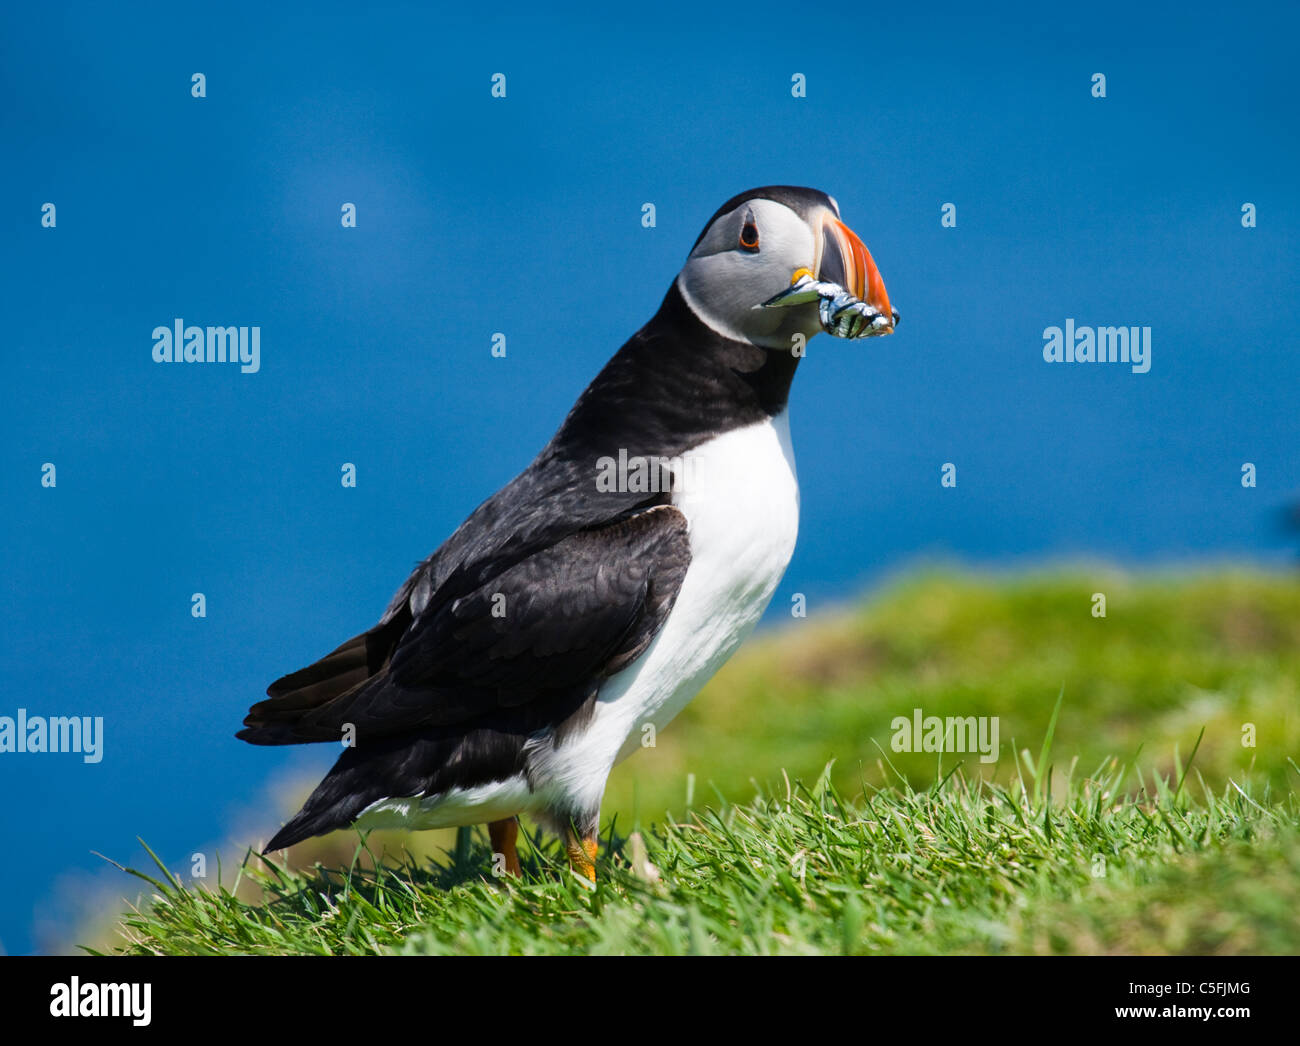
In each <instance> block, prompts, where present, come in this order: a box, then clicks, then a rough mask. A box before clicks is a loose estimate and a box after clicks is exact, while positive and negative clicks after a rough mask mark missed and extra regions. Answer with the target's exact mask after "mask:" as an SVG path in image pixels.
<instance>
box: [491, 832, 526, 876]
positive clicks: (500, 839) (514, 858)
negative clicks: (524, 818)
mask: <svg viewBox="0 0 1300 1046" xmlns="http://www.w3.org/2000/svg"><path fill="white" fill-rule="evenodd" d="M488 837H489V838H490V839H491V840H492V855H493V860H494V863H495V858H496V856H497V855H498V854H499V855H501V856H502V857H504V858H505V861H506V874H507V875H513V876H515V877H516V878H519V877H521V876H523V874H524V870H523V868H522V867H521V866H520V864H519V851H518V850H516V849H515V840H516V839H518V838H519V821H518V819H516V818H514V817H507V818H506V819H505V820H504V821H493V822H491V823H490V824H489V825H488Z"/></svg>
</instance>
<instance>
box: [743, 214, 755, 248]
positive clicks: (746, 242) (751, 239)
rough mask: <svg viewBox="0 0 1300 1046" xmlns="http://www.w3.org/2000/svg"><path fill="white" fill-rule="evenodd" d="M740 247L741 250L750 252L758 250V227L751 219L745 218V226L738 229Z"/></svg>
mask: <svg viewBox="0 0 1300 1046" xmlns="http://www.w3.org/2000/svg"><path fill="white" fill-rule="evenodd" d="M740 246H741V249H742V250H746V251H750V252H754V251H757V250H758V226H757V225H755V224H754V219H753V218H746V219H745V224H744V225H742V226H741V228H740Z"/></svg>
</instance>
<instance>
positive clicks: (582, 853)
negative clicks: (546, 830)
mask: <svg viewBox="0 0 1300 1046" xmlns="http://www.w3.org/2000/svg"><path fill="white" fill-rule="evenodd" d="M596 841H597V840H596V837H595V836H594V835H589V836H583V837H581V838H579V836H578V833H577V832H575V831H574V830H573V829H572V828H570V829H569V830H568V831H567V832H566V833H565V836H564V849H565V852H566V853H567V854H568V855H569V867H570V868H572V869H573V870H574V871H575V872H577V873H578V874H579V875H581V876H582V877H583V878H584V879H589V880H591V881H592V882H593V883H594V882H595V881H596Z"/></svg>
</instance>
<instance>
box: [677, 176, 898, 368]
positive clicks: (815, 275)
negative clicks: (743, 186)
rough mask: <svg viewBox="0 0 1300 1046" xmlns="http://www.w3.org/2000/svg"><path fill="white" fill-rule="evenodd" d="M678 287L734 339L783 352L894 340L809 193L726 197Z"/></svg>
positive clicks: (859, 248)
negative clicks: (815, 339)
mask: <svg viewBox="0 0 1300 1046" xmlns="http://www.w3.org/2000/svg"><path fill="white" fill-rule="evenodd" d="M677 285H678V287H679V288H680V289H681V292H682V294H683V296H684V297H685V298H686V300H687V302H689V303H690V305H691V307H692V308H693V309H694V310H695V312H696V314H697V315H698V316H699V317H700V318H701V319H702V320H704V322H706V323H707V324H708V325H709V326H710V327H712V328H713V329H714V330H717V331H718V332H720V333H722V334H725V335H727V336H729V337H732V338H738V339H742V340H745V341H750V342H753V343H754V344H757V345H763V346H766V347H769V348H789V347H790V345H791V342H792V338H793V336H794V335H795V334H803V335H804V337H805V338H808V337H811V336H812V335H813V334H815V333H817V331H819V330H825V331H828V332H829V333H831V334H834V335H836V336H837V337H845V338H861V337H870V336H871V335H874V334H892V333H893V331H894V325H895V324H897V323H898V313H897V312H895V311H894V310H893V309H892V308H891V306H890V304H889V295H888V294H886V293H885V283H884V281H883V280H882V279H881V278H880V272H879V270H877V269H876V263H875V262H874V261H872V259H871V254H870V252H869V251H868V250H867V248H866V247H865V246H864V245H863V243H862V241H861V240H860V239H858V237H857V236H856V235H855V234H854V233H853V232H852V230H850V229H849V227H848V226H847V225H845V224H844V223H843V222H841V221H840V208H839V205H838V204H837V203H836V202H835V200H834V199H833V198H832V197H830V196H827V195H826V194H825V193H824V192H819V191H818V190H816V189H802V188H798V187H796V186H789V185H769V186H766V187H764V188H762V189H751V190H749V192H744V193H741V194H740V195H739V196H735V197H732V199H730V200H728V201H727V202H726V203H724V204H723V205H722V206H721V207H720V208H718V211H717V213H716V214H714V216H713V217H712V218H711V219H710V220H709V223H708V225H706V226H705V227H704V231H703V232H702V233H700V238H699V239H698V240H696V241H695V246H694V248H692V250H691V253H690V257H688V258H687V259H686V264H685V265H684V266H683V267H682V271H681V273H680V274H679V275H678V277H677Z"/></svg>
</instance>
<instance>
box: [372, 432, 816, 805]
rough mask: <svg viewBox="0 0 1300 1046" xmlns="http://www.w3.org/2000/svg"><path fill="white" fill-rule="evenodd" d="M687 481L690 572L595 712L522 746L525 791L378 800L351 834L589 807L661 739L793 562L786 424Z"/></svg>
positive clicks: (728, 448)
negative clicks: (559, 736)
mask: <svg viewBox="0 0 1300 1046" xmlns="http://www.w3.org/2000/svg"><path fill="white" fill-rule="evenodd" d="M685 458H686V459H687V462H686V463H687V466H688V467H687V468H686V469H685V473H686V476H687V482H686V485H685V487H684V488H683V489H679V490H678V491H676V492H675V493H674V496H673V504H674V505H676V506H677V508H678V509H680V510H681V512H682V514H683V515H685V517H686V520H687V524H688V527H689V537H690V544H691V564H690V567H689V569H688V570H687V572H686V578H685V580H683V582H682V587H681V591H680V592H679V593H678V594H677V600H676V602H675V603H674V604H673V609H672V611H671V612H670V613H669V615H668V618H667V620H666V621H665V622H664V625H663V628H661V629H660V631H659V634H658V635H657V636H655V638H654V640H653V641H652V642H651V643H650V645H649V647H647V648H646V651H645V653H643V654H642V655H641V656H640V657H639V658H637V660H636V661H634V662H633V663H632V664H631V665H629V666H628V667H627V668H625V669H624V670H623V671H622V672H620V673H618V674H617V675H615V676H612V677H611V678H610V679H609V680H607V681H606V682H605V684H604V686H602V687H601V690H600V695H599V697H598V698H597V701H596V707H595V710H594V713H593V715H592V717H591V719H590V721H589V722H588V724H587V725H586V727H585V728H584V729H582V730H580V731H575V732H574V733H572V734H570V735H569V736H568V737H566V738H565V740H564V742H563V743H562V744H561V745H559V746H558V747H557V746H556V745H555V744H554V740H553V738H552V736H551V735H550V733H549V732H547V733H544V734H539V735H537V736H535V737H533V738H532V739H530V740H529V742H528V744H527V746H526V754H527V758H528V760H529V764H530V768H531V771H532V777H533V779H534V780H535V781H538V782H539V787H538V788H537V789H536V791H533V792H530V791H529V789H528V784H527V782H526V780H525V779H524V778H523V777H522V776H515V777H512V778H510V779H508V780H504V781H498V782H493V783H490V784H486V785H480V786H476V787H474V788H464V789H462V788H456V789H452V790H450V791H448V792H445V793H442V794H440V795H437V796H429V797H418V798H408V799H382V800H379V801H377V802H375V803H372V804H371V805H370V806H368V807H367V808H366V809H365V810H364V811H363V812H362V815H361V818H360V819H358V825H359V826H360V827H367V828H369V827H408V828H440V827H450V826H453V825H464V824H481V823H483V822H484V821H492V820H499V819H501V818H503V817H510V816H512V815H514V814H518V813H528V814H533V815H540V814H542V813H543V811H545V810H546V809H548V808H551V809H568V810H584V809H594V808H596V807H597V806H598V805H599V803H600V798H601V796H602V795H603V793H604V791H605V781H606V779H607V778H608V776H609V772H610V770H612V769H613V767H614V764H615V763H616V762H619V761H621V760H622V759H625V758H626V757H627V756H629V755H631V754H632V752H634V751H636V749H637V748H639V747H640V746H641V739H642V736H643V728H644V727H645V726H646V724H650V725H652V726H653V727H654V729H655V731H656V732H657V731H659V730H662V729H663V728H664V727H665V726H667V725H668V723H669V722H670V721H671V720H672V719H673V717H674V716H676V715H677V713H678V712H680V711H681V710H682V709H683V708H684V707H685V706H686V705H687V703H689V701H690V700H691V698H693V697H694V696H695V695H696V694H697V693H698V692H699V690H700V688H701V687H703V686H704V684H705V683H706V682H708V680H709V679H710V678H711V677H712V676H713V674H714V673H715V672H717V670H718V669H719V668H720V667H721V666H722V664H723V663H724V662H725V661H726V660H727V659H728V658H729V657H731V655H732V654H733V653H735V651H736V648H737V647H738V646H740V644H741V643H742V642H743V641H744V639H745V638H746V636H748V635H749V633H750V632H752V631H753V630H754V626H755V625H756V624H758V619H759V618H760V617H762V615H763V611H764V610H766V609H767V604H768V603H769V602H770V601H771V599H772V594H773V593H774V592H775V591H776V586H777V584H778V583H779V582H780V580H781V576H782V575H783V574H784V573H785V568H786V566H787V565H788V564H789V562H790V556H791V555H792V554H793V552H794V544H795V537H796V536H797V534H798V530H799V485H798V481H797V478H796V475H795V467H794V451H793V450H792V448H791V445H790V423H789V417H788V415H787V414H786V412H785V411H782V412H781V413H780V414H778V415H777V416H776V417H774V418H771V419H768V420H765V421H761V422H757V423H755V424H753V425H748V426H746V427H745V428H741V429H735V430H733V431H731V432H727V433H724V434H723V435H721V436H717V437H715V438H714V439H711V440H709V441H708V442H707V443H704V444H702V445H701V446H699V447H697V448H695V449H694V450H692V451H690V452H689V453H688V454H687V455H685Z"/></svg>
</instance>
